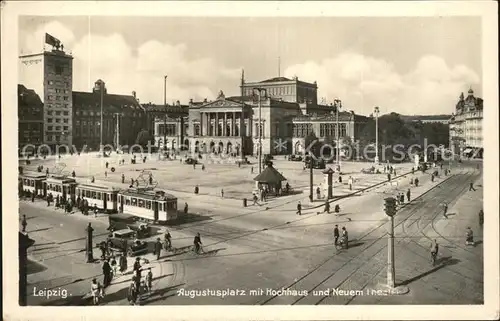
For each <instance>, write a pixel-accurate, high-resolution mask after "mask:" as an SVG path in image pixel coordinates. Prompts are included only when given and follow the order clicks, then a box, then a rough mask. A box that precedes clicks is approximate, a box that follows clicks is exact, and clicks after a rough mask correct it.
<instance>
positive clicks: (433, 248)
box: [431, 240, 439, 265]
mask: <svg viewBox="0 0 500 321" xmlns="http://www.w3.org/2000/svg"><path fill="white" fill-rule="evenodd" d="M438 251H439V245H438V242H437V240H434V242H433V243H432V245H431V258H432V265H434V264H436V258H437V254H438Z"/></svg>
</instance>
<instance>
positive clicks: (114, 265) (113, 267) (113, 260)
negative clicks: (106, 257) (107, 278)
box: [110, 256, 118, 279]
mask: <svg viewBox="0 0 500 321" xmlns="http://www.w3.org/2000/svg"><path fill="white" fill-rule="evenodd" d="M110 265H111V270H112V272H113V273H112V275H111V279H113V278H114V277H116V276H117V275H118V262H117V261H116V257H115V256H113V257H112V258H111V263H110Z"/></svg>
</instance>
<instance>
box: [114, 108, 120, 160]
mask: <svg viewBox="0 0 500 321" xmlns="http://www.w3.org/2000/svg"><path fill="white" fill-rule="evenodd" d="M114 115H115V117H116V151H118V149H119V146H120V113H114Z"/></svg>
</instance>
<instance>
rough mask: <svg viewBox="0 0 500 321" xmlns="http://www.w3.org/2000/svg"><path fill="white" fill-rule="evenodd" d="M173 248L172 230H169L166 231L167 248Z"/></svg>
mask: <svg viewBox="0 0 500 321" xmlns="http://www.w3.org/2000/svg"><path fill="white" fill-rule="evenodd" d="M170 249H172V236H171V235H170V232H169V231H168V230H167V231H166V233H165V250H167V251H168V250H170Z"/></svg>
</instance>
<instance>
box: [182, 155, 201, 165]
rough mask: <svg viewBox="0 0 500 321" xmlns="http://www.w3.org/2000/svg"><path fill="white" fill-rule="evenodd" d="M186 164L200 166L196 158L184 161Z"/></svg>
mask: <svg viewBox="0 0 500 321" xmlns="http://www.w3.org/2000/svg"><path fill="white" fill-rule="evenodd" d="M184 164H188V165H194V164H198V161H197V160H196V159H194V158H191V157H188V158H186V159H185V160H184Z"/></svg>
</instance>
